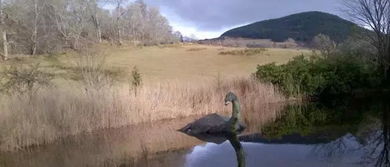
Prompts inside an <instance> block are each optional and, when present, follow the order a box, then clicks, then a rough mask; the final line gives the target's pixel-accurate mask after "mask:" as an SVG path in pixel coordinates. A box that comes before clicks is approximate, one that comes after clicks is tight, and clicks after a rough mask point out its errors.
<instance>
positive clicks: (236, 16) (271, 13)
mask: <svg viewBox="0 0 390 167" xmlns="http://www.w3.org/2000/svg"><path fill="white" fill-rule="evenodd" d="M145 1H146V2H147V3H148V4H150V5H152V6H157V7H159V8H160V9H161V10H162V12H163V13H165V15H167V17H168V19H170V20H173V21H174V22H182V24H191V25H192V26H195V28H197V29H198V30H200V31H217V30H221V29H222V28H226V27H232V26H236V25H242V24H247V23H251V22H255V21H260V20H265V19H270V18H277V17H282V16H286V15H289V14H293V13H298V12H303V11H314V10H315V11H324V12H330V13H334V14H340V7H341V2H342V0H145ZM179 18H180V19H179Z"/></svg>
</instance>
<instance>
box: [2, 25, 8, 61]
mask: <svg viewBox="0 0 390 167" xmlns="http://www.w3.org/2000/svg"><path fill="white" fill-rule="evenodd" d="M2 34H3V60H4V61H6V60H8V41H7V31H5V30H3V33H2Z"/></svg>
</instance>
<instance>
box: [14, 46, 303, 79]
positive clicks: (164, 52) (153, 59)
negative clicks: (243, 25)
mask: <svg viewBox="0 0 390 167" xmlns="http://www.w3.org/2000/svg"><path fill="white" fill-rule="evenodd" d="M239 50H243V49H242V48H228V47H217V46H207V45H197V44H192V45H191V44H186V45H168V46H153V47H143V48H136V47H122V48H117V47H115V48H113V47H111V46H106V45H104V46H101V47H99V49H96V52H98V53H99V54H101V55H104V56H105V61H106V66H108V69H109V70H111V72H112V73H117V74H118V76H119V79H120V80H122V81H125V80H126V77H127V74H129V73H130V71H131V70H132V69H133V67H134V66H137V67H138V68H139V70H140V72H141V73H142V75H143V79H144V80H145V81H146V82H156V81H165V80H172V79H177V80H187V81H188V80H194V79H195V80H197V79H199V78H215V77H217V76H218V75H220V76H226V77H230V76H248V75H250V74H251V73H253V72H255V70H256V66H257V65H258V64H267V63H272V62H276V63H278V64H280V63H286V62H287V61H289V60H290V59H291V58H293V57H295V56H297V55H301V54H308V53H310V51H309V50H298V49H278V48H267V49H266V50H265V51H264V52H261V53H260V54H257V55H251V56H246V55H228V54H223V55H222V54H220V53H226V52H227V53H228V52H230V51H239ZM94 52H95V51H94ZM233 53H234V52H233ZM238 53H239V52H238ZM78 61H79V56H76V55H75V53H68V54H63V55H58V56H38V57H34V58H18V59H14V60H11V63H16V64H19V63H22V64H31V63H40V64H41V66H44V67H45V68H46V69H47V71H48V72H50V73H53V74H56V76H57V78H65V79H69V78H75V77H74V76H75V75H77V73H78V71H77V70H74V69H75V67H76V66H77V63H78ZM8 64H9V63H8ZM74 73H76V74H74Z"/></svg>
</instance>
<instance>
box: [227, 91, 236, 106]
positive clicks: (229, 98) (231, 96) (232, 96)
mask: <svg viewBox="0 0 390 167" xmlns="http://www.w3.org/2000/svg"><path fill="white" fill-rule="evenodd" d="M236 100H238V99H237V96H236V95H235V94H234V93H232V92H229V93H228V94H226V97H225V105H228V104H229V103H231V102H234V101H236Z"/></svg>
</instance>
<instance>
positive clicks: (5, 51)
mask: <svg viewBox="0 0 390 167" xmlns="http://www.w3.org/2000/svg"><path fill="white" fill-rule="evenodd" d="M0 25H1V29H2V37H3V60H4V61H6V60H7V59H8V41H7V31H6V30H5V21H4V12H3V1H2V0H0Z"/></svg>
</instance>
